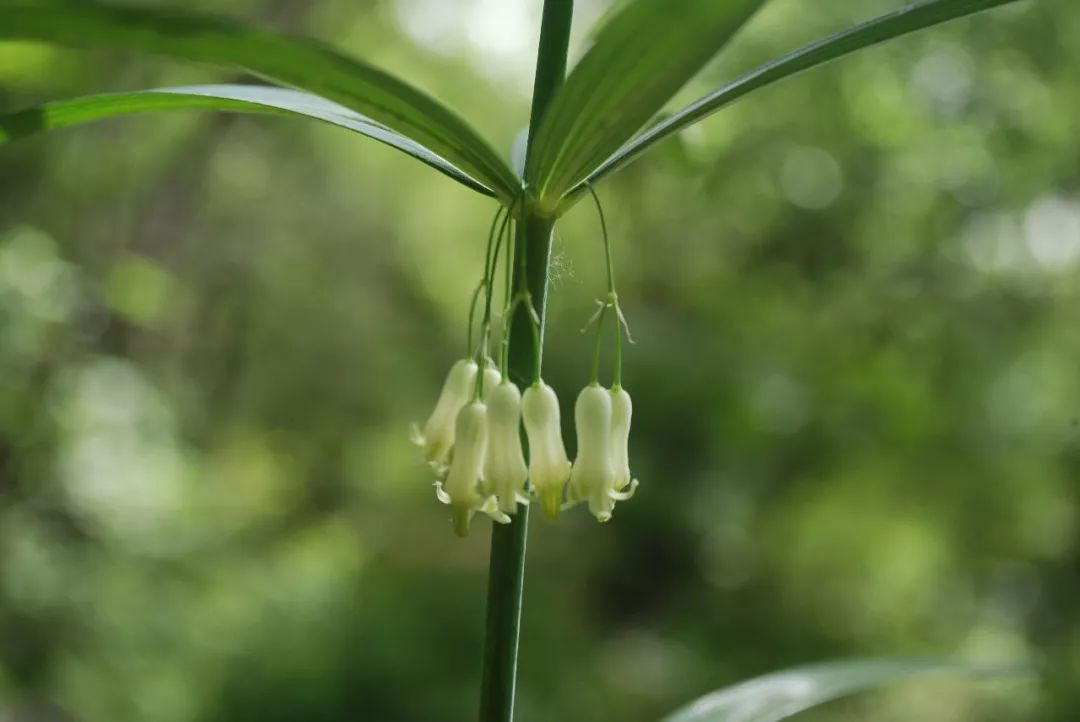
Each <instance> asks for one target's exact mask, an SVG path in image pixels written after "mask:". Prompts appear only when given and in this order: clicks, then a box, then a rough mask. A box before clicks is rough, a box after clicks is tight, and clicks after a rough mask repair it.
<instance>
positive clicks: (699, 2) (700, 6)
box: [525, 0, 765, 205]
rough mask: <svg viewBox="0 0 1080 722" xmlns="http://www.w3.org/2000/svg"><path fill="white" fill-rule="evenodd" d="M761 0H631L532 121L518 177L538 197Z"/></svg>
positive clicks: (606, 144)
mask: <svg viewBox="0 0 1080 722" xmlns="http://www.w3.org/2000/svg"><path fill="white" fill-rule="evenodd" d="M764 1H765V0H633V1H632V2H629V3H628V4H627V5H626V7H625V8H624V9H622V10H621V11H619V12H617V13H616V14H615V15H614V17H612V18H611V19H610V20H609V21H607V23H606V24H605V26H604V27H603V28H602V29H601V31H600V32H599V33H598V34H597V36H596V42H595V43H594V44H593V46H592V47H591V48H590V49H589V51H588V52H587V53H586V54H585V56H584V57H583V58H582V59H581V62H579V63H578V65H577V67H575V68H574V69H573V71H572V72H571V73H570V76H569V77H568V78H567V79H566V84H565V85H564V86H563V87H562V89H561V90H560V91H559V93H558V94H557V95H556V96H555V99H554V101H553V102H552V104H551V106H550V107H549V108H548V111H547V113H545V115H544V118H543V121H542V122H541V123H540V127H539V128H538V129H537V135H536V142H535V143H534V144H533V146H532V148H531V149H530V151H529V158H528V160H527V162H526V171H525V177H526V180H527V181H528V182H529V185H530V186H531V187H532V189H533V192H534V193H535V194H536V196H537V197H538V198H539V199H540V203H541V204H542V205H545V204H548V203H551V204H554V202H557V201H558V199H559V198H560V197H561V196H562V194H563V193H564V192H565V191H567V190H568V189H570V188H571V187H573V186H574V185H575V184H576V183H578V182H579V181H581V180H583V179H584V178H585V177H586V176H587V175H588V174H589V173H590V172H591V171H593V170H595V169H596V167H597V166H598V165H599V164H600V163H601V162H603V160H604V159H606V158H607V157H608V156H610V155H611V154H612V153H614V152H615V151H616V150H617V149H618V148H619V147H621V146H622V145H623V144H624V143H626V142H627V141H628V140H630V138H631V137H633V135H634V134H635V133H637V132H638V131H639V130H641V128H642V126H643V125H645V123H647V122H648V121H649V120H651V119H652V118H653V117H654V116H655V115H656V113H657V112H658V111H659V110H660V109H661V108H662V107H663V105H664V104H665V103H667V102H668V101H669V100H670V99H671V97H672V96H673V95H675V93H676V92H678V90H679V89H680V88H682V86H683V85H685V84H686V82H687V81H688V80H690V78H692V77H693V76H694V75H695V74H696V73H697V72H698V71H699V70H700V69H701V67H702V66H703V65H704V64H705V63H706V62H708V60H709V59H710V58H711V57H712V56H713V55H715V54H716V52H717V51H719V50H720V48H722V47H723V46H724V45H725V44H726V43H727V41H728V40H729V39H730V38H731V36H732V35H734V34H735V32H736V31H737V30H738V29H739V28H740V27H742V25H743V24H744V23H745V22H746V21H747V20H749V19H750V16H751V15H753V13H754V11H755V10H757V9H758V8H759V7H760V6H761V5H762V4H764Z"/></svg>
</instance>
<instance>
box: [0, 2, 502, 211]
mask: <svg viewBox="0 0 1080 722" xmlns="http://www.w3.org/2000/svg"><path fill="white" fill-rule="evenodd" d="M3 39H18V40H39V41H44V42H50V43H57V44H61V45H69V46H75V47H87V46H104V47H112V48H120V49H125V50H136V51H143V52H150V53H156V54H159V55H165V56H170V57H174V58H180V59H183V60H193V61H198V62H205V63H211V64H215V65H221V66H229V67H237V68H243V69H245V70H247V71H249V72H251V73H254V74H256V75H259V76H262V77H265V78H269V79H272V80H276V81H278V82H280V83H283V84H285V85H291V86H294V87H297V88H300V89H303V90H307V91H310V92H312V93H315V94H317V95H321V96H323V97H324V98H327V99H329V100H332V101H334V102H336V103H340V104H341V105H343V106H345V107H347V108H349V109H351V110H354V111H356V112H358V113H360V114H362V115H363V116H364V117H365V118H368V119H371V120H373V121H375V122H376V123H380V124H382V125H383V126H385V127H386V128H389V129H390V130H393V131H395V132H397V133H400V134H401V135H403V136H405V137H407V138H410V139H412V140H413V141H415V142H416V143H417V144H419V145H421V146H423V147H425V148H427V149H429V150H430V151H431V152H432V153H435V154H437V155H439V156H440V157H442V158H444V159H446V160H447V161H449V162H450V163H453V164H454V165H455V166H457V167H458V168H461V169H462V170H463V171H464V172H466V173H467V174H468V175H469V176H471V177H472V178H474V179H476V180H477V181H479V182H480V183H482V184H483V185H485V186H487V187H488V188H490V189H491V190H492V191H494V193H495V194H496V195H497V196H499V197H500V198H502V199H504V200H508V199H510V198H511V197H513V196H514V195H515V194H516V192H517V188H518V187H519V181H518V180H517V179H516V178H515V176H514V173H513V171H511V170H510V168H509V167H508V166H507V164H506V162H505V161H503V160H502V159H501V158H500V157H499V155H498V154H497V153H496V152H495V151H494V150H492V148H491V147H490V146H489V145H488V144H487V143H486V142H485V141H484V140H483V139H482V138H481V137H480V136H479V135H478V134H477V133H476V132H475V131H474V130H473V129H472V128H471V127H470V126H469V125H468V124H467V123H465V122H464V121H463V120H462V119H461V118H459V117H458V116H457V115H456V114H454V113H453V112H452V111H450V110H449V109H447V108H446V107H445V106H443V105H441V104H440V103H438V102H437V101H435V100H434V99H432V98H431V97H429V96H427V95H425V94H424V93H422V92H421V91H419V90H417V89H415V88H413V87H411V86H410V85H408V84H406V83H404V82H402V81H401V80H398V79H397V78H395V77H394V76H392V75H389V74H387V73H385V72H383V71H381V70H379V69H377V68H374V67H372V66H370V65H367V64H365V63H363V62H361V61H359V60H355V59H353V58H350V57H347V56H345V55H342V54H341V53H338V52H336V51H334V50H331V49H329V48H327V47H324V46H322V45H320V44H318V43H316V42H313V41H311V40H305V39H301V38H293V37H288V36H284V35H279V34H276V33H273V32H269V31H266V30H261V29H256V28H251V27H247V26H244V25H240V24H237V23H234V22H230V21H226V20H221V19H218V18H213V17H208V16H203V15H196V14H191V13H186V12H173V11H158V10H150V9H135V8H114V7H107V6H103V5H98V4H96V3H89V2H87V3H73V4H68V3H65V4H63V5H60V6H57V5H46V6H40V5H25V4H20V3H19V2H15V3H12V2H10V0H8V1H7V2H2V3H0V40H3Z"/></svg>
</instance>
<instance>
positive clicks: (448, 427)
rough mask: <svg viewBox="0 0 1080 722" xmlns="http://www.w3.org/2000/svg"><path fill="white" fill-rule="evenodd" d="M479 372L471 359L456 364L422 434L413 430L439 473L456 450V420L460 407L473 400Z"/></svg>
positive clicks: (425, 454) (414, 440) (415, 441)
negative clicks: (474, 386)
mask: <svg viewBox="0 0 1080 722" xmlns="http://www.w3.org/2000/svg"><path fill="white" fill-rule="evenodd" d="M476 372H477V367H476V362H474V361H473V360H472V359H462V360H460V361H458V362H457V363H455V364H454V365H453V366H452V367H451V368H450V373H449V374H447V376H446V381H445V382H443V387H442V392H441V393H440V394H439V401H438V402H437V403H436V404H435V410H434V411H433V412H432V413H431V418H429V419H428V420H427V423H426V424H424V430H423V432H421V431H420V430H419V429H418V428H417V427H416V426H413V443H415V444H416V445H417V446H420V447H423V449H424V457H425V458H426V459H427V461H428V463H430V464H431V466H432V468H434V469H436V471H441V470H442V469H445V468H446V460H447V458H448V457H449V455H450V449H452V448H453V446H454V423H455V419H456V418H457V414H458V411H460V410H461V407H463V406H464V405H465V404H467V403H468V402H469V399H470V398H472V394H473V385H474V384H475V383H476Z"/></svg>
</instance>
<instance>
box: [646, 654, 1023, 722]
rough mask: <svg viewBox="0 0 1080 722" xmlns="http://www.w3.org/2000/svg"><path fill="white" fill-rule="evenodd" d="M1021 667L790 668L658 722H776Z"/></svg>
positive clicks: (858, 664) (867, 662) (927, 663)
mask: <svg viewBox="0 0 1080 722" xmlns="http://www.w3.org/2000/svg"><path fill="white" fill-rule="evenodd" d="M1030 674H1032V669H1031V668H1030V667H1028V666H1026V665H987V664H969V663H962V662H945V661H935V660H915V659H853V660H841V661H836V662H823V663H820V664H813V665H808V666H805V667H795V668H793V669H789V670H785V671H783V672H775V673H773V674H767V675H765V676H763V677H758V678H756V679H752V680H749V681H747V682H742V683H740V684H736V685H734V686H732V687H727V688H725V689H721V690H718V691H716V692H712V693H711V694H707V695H705V696H704V697H702V698H701V699H698V700H696V701H694V702H691V703H690V704H689V705H687V706H686V707H683V708H682V709H680V710H678V711H677V712H675V713H674V714H672V715H670V716H668V717H665V718H664V720H663V722H777V721H778V720H782V719H785V718H787V717H790V716H791V715H793V714H797V713H799V712H802V711H804V710H808V709H810V708H811V707H816V706H817V705H819V704H822V703H824V702H829V701H832V700H834V699H839V698H840V697H845V696H847V695H850V694H854V693H856V692H862V691H864V690H868V689H870V688H872V687H877V686H880V685H883V684H887V683H890V682H900V681H903V680H907V679H912V678H915V677H927V676H939V675H968V676H978V677H995V676H1016V675H1020V676H1027V675H1030Z"/></svg>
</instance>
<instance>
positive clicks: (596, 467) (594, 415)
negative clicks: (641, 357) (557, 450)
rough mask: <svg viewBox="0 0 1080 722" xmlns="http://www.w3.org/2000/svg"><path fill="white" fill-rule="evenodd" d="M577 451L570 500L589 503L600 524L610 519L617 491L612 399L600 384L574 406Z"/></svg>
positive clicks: (591, 511) (592, 387)
mask: <svg viewBox="0 0 1080 722" xmlns="http://www.w3.org/2000/svg"><path fill="white" fill-rule="evenodd" d="M574 423H575V425H576V426H577V440H578V450H577V458H576V459H574V469H573V471H571V472H570V499H571V500H572V501H587V502H588V503H589V512H590V513H591V514H592V515H593V516H595V517H596V518H597V519H598V520H600V521H602V522H603V521H607V520H609V519H610V518H611V512H612V510H613V509H614V508H615V501H614V499H612V498H611V497H610V496H608V491H610V490H613V489H614V488H615V467H614V465H613V464H612V458H611V457H612V455H611V395H610V394H609V393H608V390H607V389H605V388H604V387H602V386H600V385H599V384H593V385H590V386H586V387H585V388H584V389H582V390H581V393H580V394H578V398H577V403H575V404H574Z"/></svg>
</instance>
